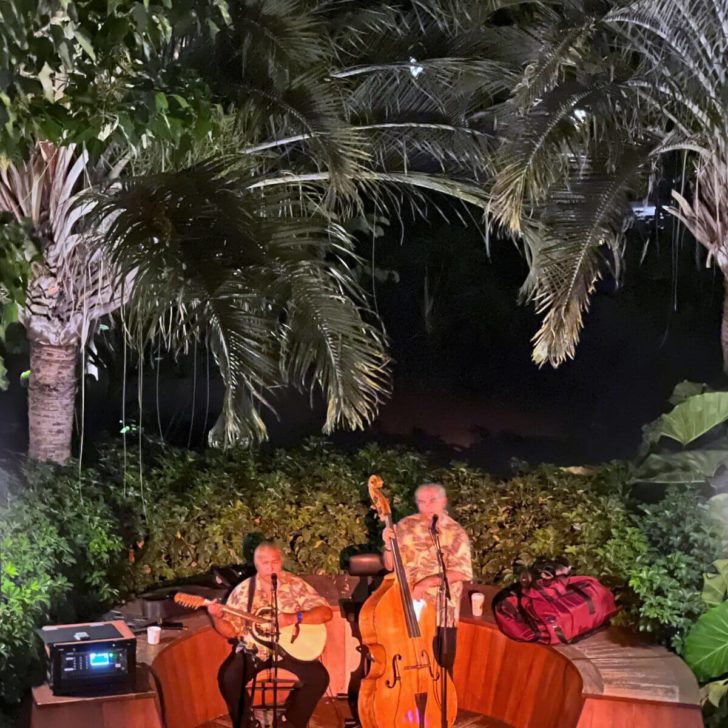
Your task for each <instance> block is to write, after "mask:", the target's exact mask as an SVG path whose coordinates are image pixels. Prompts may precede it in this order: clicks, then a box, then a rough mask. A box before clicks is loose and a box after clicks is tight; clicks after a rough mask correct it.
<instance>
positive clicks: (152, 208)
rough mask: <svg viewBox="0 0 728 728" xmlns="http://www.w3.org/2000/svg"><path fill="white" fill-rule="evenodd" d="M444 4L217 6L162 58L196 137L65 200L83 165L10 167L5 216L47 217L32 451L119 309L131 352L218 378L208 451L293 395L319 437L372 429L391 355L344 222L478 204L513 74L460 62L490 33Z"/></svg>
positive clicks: (254, 432)
mask: <svg viewBox="0 0 728 728" xmlns="http://www.w3.org/2000/svg"><path fill="white" fill-rule="evenodd" d="M445 5H446V3H440V2H438V1H433V2H428V3H415V4H412V5H409V6H407V8H405V9H399V10H393V9H391V8H390V7H388V6H383V7H382V8H378V9H377V8H374V9H371V10H365V11H362V10H361V9H359V8H358V7H357V6H356V4H355V3H352V4H350V5H347V4H345V3H342V4H339V5H331V6H330V5H328V4H327V3H320V4H319V3H315V2H290V0H265V1H264V2H263V3H258V2H256V3H249V2H245V1H243V0H241V1H240V2H236V3H233V4H230V5H229V6H225V7H222V5H215V7H214V8H213V9H212V10H210V9H209V8H208V10H209V11H210V13H211V22H209V23H200V24H198V25H195V26H194V27H192V26H191V27H192V29H191V30H190V31H189V33H188V35H179V34H177V33H173V34H171V35H170V36H169V38H168V39H167V41H166V42H167V46H166V47H165V48H162V49H161V50H160V49H157V52H156V54H155V63H165V62H166V63H167V64H169V66H170V67H173V66H174V67H175V68H179V67H183V68H185V69H186V70H187V71H186V72H187V73H188V74H191V75H192V76H193V77H195V76H196V78H197V79H198V81H199V83H200V84H203V85H206V86H207V87H208V88H209V93H210V95H211V97H212V98H213V100H214V101H215V102H216V103H217V108H218V109H219V116H218V117H217V119H216V120H215V123H214V124H212V128H213V129H215V133H214V134H213V135H212V136H211V137H210V140H209V144H208V145H207V146H204V145H203V147H202V148H196V149H190V150H187V151H185V150H178V149H172V148H170V146H169V145H162V144H160V145H157V144H155V143H153V142H150V143H149V144H147V145H146V148H144V149H141V150H140V149H137V150H134V153H135V157H134V160H133V168H134V170H135V172H136V174H135V175H134V176H131V177H127V178H124V179H122V180H119V181H118V182H117V183H115V184H112V185H111V186H106V187H101V188H98V187H95V188H94V190H93V193H92V194H90V195H89V194H87V195H84V196H82V197H81V198H80V199H78V200H77V201H76V204H75V206H74V204H73V202H72V200H71V198H72V197H73V194H75V193H76V191H77V190H78V188H79V187H80V186H81V173H82V170H83V168H84V166H87V157H86V155H85V153H81V154H80V155H79V156H78V157H77V159H78V160H82V161H74V162H73V163H71V160H72V159H73V154H74V153H75V150H74V149H73V148H69V149H68V150H61V151H56V150H52V148H51V147H50V146H49V145H47V144H41V145H39V148H38V152H36V154H35V156H34V157H33V158H32V160H31V161H30V162H29V163H28V164H27V165H25V166H24V167H19V168H17V169H15V168H12V167H11V168H9V169H10V171H9V176H8V182H7V184H6V188H7V189H6V195H5V196H6V198H7V200H8V202H7V205H6V206H7V207H8V208H9V209H13V210H14V211H15V214H16V217H18V219H22V218H26V217H27V218H31V219H32V220H34V222H35V224H36V226H42V225H43V224H44V223H45V222H46V220H50V221H51V227H50V228H49V230H50V231H51V232H46V233H45V237H46V238H47V240H46V242H45V243H44V246H43V248H44V255H45V265H44V268H43V272H42V273H39V275H38V276H37V277H36V278H34V279H33V282H32V285H31V291H30V294H31V295H30V296H29V297H28V304H27V306H26V309H25V312H24V315H23V321H24V322H25V324H26V326H27V327H28V331H29V336H30V339H31V353H32V363H31V369H32V377H31V407H30V430H31V449H30V452H31V455H32V456H33V457H37V458H41V459H46V458H50V459H55V460H59V461H62V460H64V459H66V458H67V457H68V454H69V453H70V433H71V422H72V413H73V401H74V397H75V393H76V388H77V386H76V373H75V372H76V364H77V360H78V355H79V352H80V351H81V347H83V346H84V345H85V344H86V343H87V342H88V341H89V340H90V337H91V335H92V333H93V329H94V322H95V321H97V320H98V318H99V317H100V316H103V315H106V314H108V313H110V312H112V311H114V310H117V309H119V308H120V307H122V304H127V305H125V306H124V307H123V319H124V330H125V333H126V335H127V336H128V337H129V340H130V342H131V343H133V344H134V345H136V346H138V348H139V349H140V350H143V349H144V347H145V346H146V345H147V344H148V343H149V340H150V339H154V338H158V339H159V340H161V341H162V342H163V343H165V344H166V345H168V346H169V348H170V350H172V351H174V352H179V351H183V350H185V348H186V347H189V346H191V345H193V344H194V342H197V341H204V342H205V343H207V344H208V345H209V347H210V348H211V350H212V352H213V355H214V357H215V359H216V361H217V363H218V366H219V368H220V371H221V374H222V376H223V379H224V381H225V384H226V396H225V403H224V408H223V412H222V415H221V419H220V421H219V422H218V423H217V425H216V426H215V427H214V428H213V430H212V432H211V434H210V439H211V441H212V442H213V443H215V444H223V445H226V444H231V443H232V442H235V441H240V440H246V441H249V440H252V439H259V438H262V437H265V427H264V424H263V420H262V419H261V417H260V413H259V410H260V407H261V405H266V404H267V402H268V399H267V392H268V391H269V390H270V389H271V388H272V387H277V386H280V385H283V384H287V383H293V384H295V385H297V386H299V387H308V388H310V387H320V388H321V389H322V390H323V392H324V394H325V397H326V400H327V402H328V411H327V417H326V422H325V429H326V430H327V431H328V430H331V429H332V428H333V427H334V426H337V425H341V424H346V425H349V426H354V427H361V426H363V425H364V424H365V423H367V422H368V421H370V420H371V418H372V417H373V416H374V414H375V412H376V409H377V406H378V403H379V401H380V400H381V398H382V397H383V396H385V395H386V393H387V388H388V383H387V382H388V372H387V366H386V364H387V357H386V353H385V351H384V337H383V335H382V333H381V331H380V330H379V327H378V322H377V321H376V317H374V316H373V314H372V313H371V311H369V310H368V306H367V302H366V297H365V296H364V294H363V292H362V290H361V288H360V286H359V285H358V283H357V281H356V276H355V275H354V272H353V268H354V267H355V266H356V264H357V261H356V258H355V256H354V255H353V249H352V241H351V239H350V238H349V236H348V235H347V234H346V233H345V231H344V227H343V224H344V223H345V222H346V220H347V219H349V218H350V217H351V216H352V215H356V214H359V213H360V212H361V210H363V209H364V208H365V207H366V206H371V207H373V208H374V209H377V210H379V211H381V210H383V209H385V208H387V207H389V208H392V207H393V206H394V207H396V208H398V207H399V206H400V205H401V204H402V202H404V201H407V202H410V203H411V204H412V206H413V207H414V208H415V209H416V210H418V211H420V212H423V213H424V212H425V211H426V210H427V209H428V206H431V205H434V206H436V207H441V204H440V202H439V201H438V196H441V195H443V194H444V195H449V196H450V197H453V198H456V199H458V200H461V201H464V202H466V203H469V204H474V205H476V206H479V207H481V208H482V207H484V206H485V202H486V196H485V194H484V189H483V179H484V177H485V174H486V172H485V170H487V163H488V162H487V160H488V155H489V152H490V144H491V134H490V130H489V129H488V128H487V125H485V126H484V125H483V124H481V122H480V120H479V117H478V114H479V111H480V109H481V107H482V106H483V104H484V103H486V102H488V100H489V99H490V98H491V97H492V95H493V94H494V93H495V92H496V91H502V90H503V88H505V87H507V85H508V82H507V79H508V73H511V75H513V71H512V70H510V71H509V70H508V68H507V63H506V60H503V61H501V60H493V61H491V60H489V61H483V60H475V61H473V60H472V59H471V58H470V56H468V55H467V54H463V53H462V51H463V49H464V48H466V49H467V50H468V53H470V54H471V55H472V53H474V52H475V51H478V52H479V53H480V55H486V54H487V53H489V52H491V51H493V52H495V50H497V47H498V41H499V37H498V33H495V32H493V31H491V30H488V29H487V28H486V27H485V26H484V25H483V26H482V28H481V30H480V31H478V32H476V33H473V32H470V31H469V30H468V29H467V28H468V18H467V17H465V16H457V17H456V16H452V15H449V14H448V13H446V12H444V11H443V8H444V7H445ZM228 10H229V11H230V12H229V15H228V14H226V13H227V11H228ZM211 28H212V29H213V30H212V31H211V30H210V29H211ZM465 41H466V45H465V46H462V42H465ZM458 43H461V46H462V47H461V46H458ZM488 49H490V50H488ZM414 54H416V55H414ZM486 69H487V70H489V71H492V70H493V69H498V70H499V72H502V74H505V75H503V78H502V79H501V80H499V81H493V80H492V78H493V73H490V74H485V73H484V71H485V70H486ZM163 76H164V69H163V68H160V69H156V72H155V77H163ZM160 169H164V170H166V171H165V172H164V173H159V170H160ZM64 174H65V175H66V178H65V179H64V177H63V175H64ZM31 180H35V181H31ZM92 181H94V182H95V180H92ZM37 189H42V190H44V192H43V194H42V195H40V196H38V195H35V193H33V194H30V195H29V194H28V190H33V191H35V190H37ZM59 190H61V191H62V192H63V196H62V197H61V196H60V194H59ZM72 193H73V194H72ZM41 202H42V204H41ZM44 205H45V206H44ZM16 208H17V210H16ZM88 213H92V215H91V216H89V214H88ZM44 230H45V228H44ZM203 250H204V253H203ZM132 283H133V285H132ZM42 397H43V398H45V399H41V398H42Z"/></svg>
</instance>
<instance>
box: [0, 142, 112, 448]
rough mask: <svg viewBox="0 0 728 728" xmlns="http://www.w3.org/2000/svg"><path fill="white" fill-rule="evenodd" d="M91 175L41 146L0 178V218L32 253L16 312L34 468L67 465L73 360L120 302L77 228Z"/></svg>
mask: <svg viewBox="0 0 728 728" xmlns="http://www.w3.org/2000/svg"><path fill="white" fill-rule="evenodd" d="M117 171H118V168H117V170H113V171H112V172H111V173H110V174H111V175H112V176H113V175H114V174H116V172H117ZM92 174H95V171H94V170H93V169H92V167H91V165H90V164H89V159H88V155H87V154H86V153H85V152H82V151H81V152H79V151H78V150H77V149H76V147H75V146H68V147H64V148H57V147H55V146H54V145H52V144H48V143H44V142H41V143H39V144H38V145H37V146H36V148H35V149H34V150H33V153H32V155H31V157H30V159H29V160H28V161H27V162H26V163H25V164H22V165H20V166H16V165H13V164H10V165H8V166H7V168H5V169H4V170H2V171H0V210H2V211H4V212H6V213H10V214H11V215H12V216H13V217H14V218H15V219H16V220H17V221H18V222H21V223H29V224H31V225H32V230H33V236H34V238H35V241H36V243H37V245H38V247H39V249H40V250H39V252H40V255H39V257H38V259H37V260H34V262H33V264H32V266H31V271H32V272H31V274H30V276H29V280H28V282H27V286H28V287H27V291H26V294H25V298H24V302H23V304H22V305H21V306H20V308H19V321H20V323H22V325H23V326H24V327H25V330H26V334H27V337H28V342H29V344H30V371H31V376H30V382H29V386H28V419H29V432H30V442H29V448H28V451H29V455H30V456H31V457H32V458H35V459H38V460H52V461H56V462H64V461H65V460H66V459H67V458H68V456H69V454H70V445H71V433H72V427H73V413H74V403H75V397H76V379H77V374H76V365H77V362H78V358H79V354H80V352H81V349H82V347H83V346H85V344H86V343H87V342H88V341H89V340H90V339H91V338H92V336H93V333H94V327H95V325H96V323H97V322H98V320H99V319H100V318H102V317H103V316H106V315H107V314H109V313H110V312H112V311H114V310H116V309H117V308H119V307H120V306H121V305H122V303H123V302H124V299H125V295H126V291H125V288H124V287H123V286H121V287H116V286H115V285H114V279H115V275H114V272H113V271H112V269H111V268H110V267H109V264H108V262H107V261H106V260H105V259H104V257H103V256H102V255H101V254H100V253H99V252H98V251H97V250H96V249H95V247H94V243H95V238H96V237H97V236H98V235H100V234H101V233H102V231H103V225H101V226H97V227H91V226H89V225H84V222H85V221H86V220H87V218H88V215H89V213H90V211H91V209H92V208H93V203H92V202H90V201H85V202H83V201H82V200H81V197H80V195H81V194H82V193H83V191H84V189H85V187H86V185H87V184H88V182H89V176H90V175H92Z"/></svg>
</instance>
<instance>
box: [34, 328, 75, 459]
mask: <svg viewBox="0 0 728 728" xmlns="http://www.w3.org/2000/svg"><path fill="white" fill-rule="evenodd" d="M78 351H79V349H78V346H77V345H74V344H70V345H67V346H53V345H51V344H46V343H43V342H39V341H32V340H31V342H30V384H29V387H28V434H29V443H28V455H29V456H30V457H31V458H33V459H34V460H41V461H46V460H51V461H53V462H56V463H65V462H66V461H67V460H68V458H69V457H70V456H71V434H72V430H73V410H74V406H75V403H76V358H77V355H78Z"/></svg>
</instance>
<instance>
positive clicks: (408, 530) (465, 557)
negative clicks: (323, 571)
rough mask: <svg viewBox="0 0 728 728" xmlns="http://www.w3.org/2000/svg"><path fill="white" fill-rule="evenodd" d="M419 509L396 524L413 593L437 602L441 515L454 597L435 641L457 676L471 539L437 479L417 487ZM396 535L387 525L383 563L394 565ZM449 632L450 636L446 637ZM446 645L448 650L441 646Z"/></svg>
mask: <svg viewBox="0 0 728 728" xmlns="http://www.w3.org/2000/svg"><path fill="white" fill-rule="evenodd" d="M415 503H416V504H417V511H418V512H417V513H415V514H414V515H411V516H407V517H406V518H403V519H402V520H401V521H399V523H397V524H396V526H395V530H396V533H397V543H398V544H399V549H400V552H401V554H402V561H403V563H404V568H405V571H406V573H407V580H408V581H409V584H410V588H411V591H412V598H413V599H415V600H418V599H428V600H431V601H432V603H433V604H437V597H438V590H439V587H440V576H439V567H438V562H437V552H436V550H435V544H434V541H433V538H432V534H431V532H430V529H431V526H432V523H433V516H437V519H436V528H437V531H438V534H439V538H440V546H441V548H442V552H443V560H444V562H445V569H446V571H447V578H448V581H449V583H450V597H451V599H450V601H449V602H448V604H447V623H446V624H442V620H441V618H440V614H439V610H438V615H437V616H438V639H437V640H436V643H435V645H434V652H435V656H436V657H437V659H438V662H439V663H440V664H441V665H442V666H443V667H445V668H447V670H448V672H449V673H450V674H451V675H452V669H453V665H454V663H455V640H456V632H455V630H456V625H457V620H458V615H459V609H460V597H461V595H462V591H463V582H464V581H470V580H471V579H472V578H473V567H472V564H471V556H470V540H469V539H468V535H467V534H466V533H465V530H464V529H463V528H462V526H460V525H459V524H458V523H457V522H456V521H455V520H453V519H452V518H450V516H449V515H448V514H447V512H446V509H447V494H446V492H445V488H443V487H442V486H441V485H439V484H437V483H427V484H425V485H421V486H420V487H419V488H417V490H416V491H415ZM392 536H393V534H392V532H391V530H390V529H388V528H385V529H384V532H383V534H382V537H383V539H384V566H385V568H386V569H388V570H389V571H391V570H392V568H393V562H392V554H391V551H390V548H389V544H390V540H391V538H392ZM444 630H447V638H446V639H445V640H443V636H444ZM443 642H444V644H445V645H447V647H446V650H445V654H443V650H442V644H443Z"/></svg>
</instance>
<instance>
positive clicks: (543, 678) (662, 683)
mask: <svg viewBox="0 0 728 728" xmlns="http://www.w3.org/2000/svg"><path fill="white" fill-rule="evenodd" d="M474 591H479V592H481V593H483V594H485V597H486V603H485V609H484V614H483V617H477V618H476V617H473V616H472V612H471V609H470V594H471V593H472V592H474ZM495 592H496V589H495V588H494V587H492V586H485V585H476V584H471V585H468V586H466V588H465V589H464V596H463V603H462V610H461V620H460V627H459V629H458V654H457V662H456V664H455V684H456V686H457V690H458V698H459V703H460V705H461V706H462V707H463V708H465V709H466V710H472V711H475V712H478V713H485V714H486V715H489V716H492V717H493V718H497V719H499V720H502V721H504V722H505V723H507V724H509V725H511V726H513V727H514V728H613V727H616V726H634V727H635V728H701V727H702V725H703V719H702V715H701V710H700V703H699V696H698V685H697V682H696V680H695V677H694V676H693V673H692V672H691V671H690V669H689V668H688V666H687V665H686V664H685V663H684V662H683V661H682V660H681V659H680V658H679V657H677V655H674V654H673V653H671V652H669V651H668V650H666V649H665V648H664V647H661V646H659V645H654V644H649V643H647V642H645V641H644V640H641V639H640V638H639V637H638V636H635V635H634V634H632V633H630V632H627V631H625V630H621V629H618V628H614V627H610V628H608V629H605V630H602V631H600V632H597V633H596V634H594V635H592V636H590V637H587V638H585V639H583V640H580V641H578V642H576V643H575V644H572V645H564V646H558V647H550V646H547V645H536V644H529V643H523V642H514V641H513V640H510V639H509V638H508V637H506V636H505V635H503V634H502V633H501V632H500V631H499V630H498V628H497V626H496V625H495V622H494V621H493V619H492V616H491V611H490V601H491V599H492V597H493V595H494V594H495Z"/></svg>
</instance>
